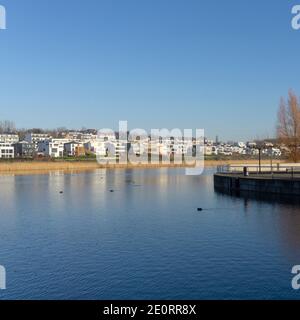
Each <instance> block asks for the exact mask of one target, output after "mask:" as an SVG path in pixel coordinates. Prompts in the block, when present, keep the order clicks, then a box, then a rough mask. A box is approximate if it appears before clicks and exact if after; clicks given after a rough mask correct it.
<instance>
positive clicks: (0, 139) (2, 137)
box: [0, 133, 19, 144]
mask: <svg viewBox="0 0 300 320" xmlns="http://www.w3.org/2000/svg"><path fill="white" fill-rule="evenodd" d="M18 141H19V136H18V135H17V134H11V133H3V134H0V143H4V144H6V143H8V144H13V143H16V142H18Z"/></svg>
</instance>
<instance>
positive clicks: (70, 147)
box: [64, 141, 85, 157]
mask: <svg viewBox="0 0 300 320" xmlns="http://www.w3.org/2000/svg"><path fill="white" fill-rule="evenodd" d="M64 154H65V155H66V156H68V157H80V156H84V155H85V149H84V146H83V143H79V142H76V141H71V142H68V143H65V144H64Z"/></svg>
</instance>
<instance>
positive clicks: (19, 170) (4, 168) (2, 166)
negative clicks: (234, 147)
mask: <svg viewBox="0 0 300 320" xmlns="http://www.w3.org/2000/svg"><path fill="white" fill-rule="evenodd" d="M278 162H280V161H277V162H276V161H274V162H273V164H275V163H278ZM269 163H270V161H262V164H269ZM227 164H231V165H242V164H248V165H250V164H253V165H255V164H257V165H258V161H255V160H248V161H245V160H218V161H217V160H207V161H205V167H215V166H218V165H227ZM185 167H187V166H186V165H182V164H181V165H178V164H147V165H145V164H143V165H131V164H127V165H124V164H110V165H99V164H98V163H97V162H96V161H72V162H71V161H28V162H18V161H15V162H14V161H13V162H0V175H7V174H16V175H26V174H44V173H48V172H54V171H61V172H80V171H90V170H96V169H160V168H185Z"/></svg>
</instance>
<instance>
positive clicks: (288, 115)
mask: <svg viewBox="0 0 300 320" xmlns="http://www.w3.org/2000/svg"><path fill="white" fill-rule="evenodd" d="M277 137H278V139H279V142H280V143H283V144H284V145H285V146H286V147H287V148H288V149H289V152H290V158H291V160H292V161H293V162H298V161H299V159H300V153H299V147H300V104H299V99H298V97H297V96H296V95H295V94H294V92H293V91H291V90H290V91H289V95H288V100H287V101H286V100H285V99H284V98H281V100H280V105H279V111H278V125H277Z"/></svg>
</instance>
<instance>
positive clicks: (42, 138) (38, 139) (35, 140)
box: [25, 132, 51, 151]
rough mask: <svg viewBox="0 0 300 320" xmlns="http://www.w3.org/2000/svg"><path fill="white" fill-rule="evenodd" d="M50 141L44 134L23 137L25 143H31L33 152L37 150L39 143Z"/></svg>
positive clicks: (30, 134) (31, 134) (29, 134)
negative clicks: (33, 148)
mask: <svg viewBox="0 0 300 320" xmlns="http://www.w3.org/2000/svg"><path fill="white" fill-rule="evenodd" d="M50 139H51V136H49V135H48V134H46V133H32V132H30V133H26V135H25V141H27V142H29V143H33V144H34V146H35V150H36V151H37V150H38V144H39V142H43V141H49V140H50Z"/></svg>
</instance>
